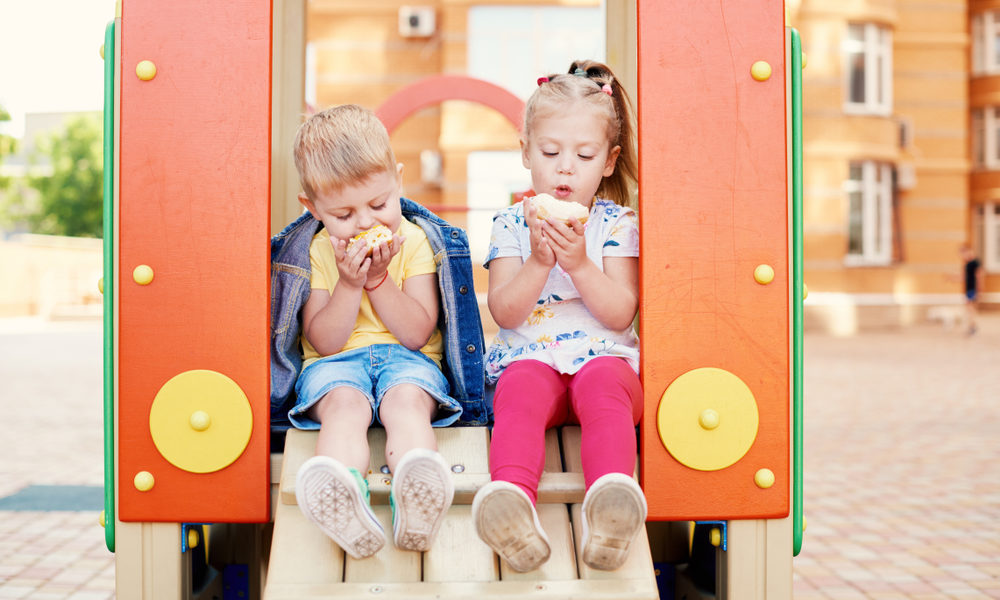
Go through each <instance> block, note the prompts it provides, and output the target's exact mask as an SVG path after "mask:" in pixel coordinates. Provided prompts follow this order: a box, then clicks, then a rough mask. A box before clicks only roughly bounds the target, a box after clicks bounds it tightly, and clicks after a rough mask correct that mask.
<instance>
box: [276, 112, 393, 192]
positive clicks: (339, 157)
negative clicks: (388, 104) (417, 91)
mask: <svg viewBox="0 0 1000 600" xmlns="http://www.w3.org/2000/svg"><path fill="white" fill-rule="evenodd" d="M293 155H294V158H295V169H296V170H297V171H298V173H299V183H300V184H301V185H302V191H303V192H305V194H306V196H308V197H309V198H310V199H311V200H315V198H316V192H318V191H321V190H323V191H333V192H336V191H339V190H341V189H343V187H344V186H347V185H353V184H356V183H359V182H361V181H364V180H365V179H368V178H369V177H370V176H372V175H375V174H376V173H382V172H384V171H390V172H392V173H395V172H396V171H395V169H396V156H395V154H393V152H392V147H391V146H390V145H389V132H387V131H386V129H385V125H383V124H382V121H379V119H378V117H376V116H375V113H373V112H372V111H370V110H368V109H367V108H363V107H361V106H358V105H357V104H344V105H341V106H335V107H333V108H328V109H326V110H324V111H322V112H319V113H316V114H315V115H313V116H311V117H309V118H308V119H306V122H305V123H303V124H302V125H300V126H299V130H298V132H296V134H295V144H294V150H293Z"/></svg>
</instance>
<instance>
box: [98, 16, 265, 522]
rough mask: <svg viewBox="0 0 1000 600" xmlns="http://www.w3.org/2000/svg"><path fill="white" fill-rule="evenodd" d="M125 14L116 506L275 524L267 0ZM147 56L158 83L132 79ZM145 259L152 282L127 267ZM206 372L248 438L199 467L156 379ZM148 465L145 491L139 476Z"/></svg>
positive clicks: (143, 516) (126, 514) (172, 516)
mask: <svg viewBox="0 0 1000 600" xmlns="http://www.w3.org/2000/svg"><path fill="white" fill-rule="evenodd" d="M121 23H122V24H121V36H122V38H121V39H122V42H121V48H120V51H121V64H122V72H121V74H120V77H121V114H120V129H119V131H120V136H121V152H120V158H119V165H120V166H119V171H118V172H119V174H120V180H119V186H120V187H119V189H120V209H119V219H120V221H119V226H120V235H119V237H118V244H119V246H118V253H119V265H120V273H121V275H120V278H119V283H118V288H117V289H118V290H119V294H120V296H119V299H120V308H119V319H120V320H119V327H120V329H119V351H118V378H119V390H118V403H119V404H118V407H119V411H118V420H117V427H118V432H119V442H118V463H119V480H118V490H117V491H118V494H119V515H120V518H121V519H122V520H123V521H224V522H254V521H265V520H267V518H268V508H269V501H270V491H269V484H268V468H269V464H268V452H269V448H268V446H269V433H270V428H269V404H270V402H269V357H268V339H269V327H268V311H269V289H268V288H269V260H270V258H269V246H268V239H269V231H270V223H269V219H270V209H269V202H270V198H269V190H270V131H271V127H270V98H271V92H270V87H271V2H270V1H269V0H231V1H227V2H202V1H198V0H172V1H171V2H155V1H152V0H124V2H122V22H121ZM143 60H149V61H152V62H153V63H154V64H155V66H156V69H157V72H156V76H155V78H153V79H152V80H149V81H141V80H140V79H139V78H138V77H137V76H136V65H137V63H139V62H140V61H143ZM139 264H145V265H149V266H150V267H152V269H153V273H154V278H153V281H152V283H151V284H149V285H147V286H140V285H137V284H136V283H135V282H134V281H133V280H132V271H133V269H134V268H135V266H137V265H139ZM200 369H204V370H211V371H216V372H219V373H222V374H223V375H226V376H227V377H229V378H230V379H232V380H233V381H234V382H235V383H236V384H237V385H238V386H239V389H241V390H242V391H243V393H245V394H246V396H247V398H248V400H249V405H250V408H251V410H252V428H251V430H250V438H249V444H248V446H247V447H246V449H245V450H244V451H243V452H242V454H240V455H239V456H238V458H236V460H235V462H233V463H232V464H231V465H230V466H228V467H226V468H224V469H221V470H217V471H215V472H211V473H205V474H196V473H193V472H189V471H188V470H183V469H180V468H178V467H175V466H174V465H173V464H171V463H170V462H168V461H167V460H165V458H164V456H163V455H161V454H160V452H159V451H158V450H157V448H156V446H155V445H154V443H153V440H152V436H151V433H150V407H151V406H152V402H153V399H154V397H155V396H156V394H157V392H158V391H159V390H160V388H161V387H162V386H163V385H164V384H165V383H166V382H167V381H168V380H170V379H171V378H172V377H174V376H175V375H177V374H179V373H182V372H186V371H191V370H200ZM216 418H218V416H216ZM216 424H218V422H216V423H215V424H213V426H215V425H216ZM140 471H148V472H150V473H151V474H152V475H153V477H154V478H155V485H154V487H153V488H152V489H151V490H149V491H146V492H140V491H138V490H137V489H136V487H135V486H134V485H133V477H134V475H135V474H136V473H137V472H140Z"/></svg>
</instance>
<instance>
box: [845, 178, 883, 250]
mask: <svg viewBox="0 0 1000 600" xmlns="http://www.w3.org/2000/svg"><path fill="white" fill-rule="evenodd" d="M852 164H855V165H860V166H861V179H860V180H854V179H851V178H850V177H848V179H847V180H846V181H845V182H844V191H845V195H846V196H847V198H846V199H847V238H848V239H847V254H846V255H845V257H844V264H846V265H847V266H887V265H889V264H890V263H891V262H892V165H891V164H889V163H882V162H876V161H873V160H861V161H854V162H853V163H852ZM852 192H860V193H861V236H862V239H861V252H854V253H852V251H851V240H850V236H851V225H850V224H851V201H850V195H851V193H852Z"/></svg>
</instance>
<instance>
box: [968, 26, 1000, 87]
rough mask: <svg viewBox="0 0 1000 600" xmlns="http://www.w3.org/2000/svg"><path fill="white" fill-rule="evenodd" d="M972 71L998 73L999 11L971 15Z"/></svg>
mask: <svg viewBox="0 0 1000 600" xmlns="http://www.w3.org/2000/svg"><path fill="white" fill-rule="evenodd" d="M972 73H973V74H974V75H991V74H996V73H1000V12H997V11H989V12H984V13H980V14H977V15H973V17H972Z"/></svg>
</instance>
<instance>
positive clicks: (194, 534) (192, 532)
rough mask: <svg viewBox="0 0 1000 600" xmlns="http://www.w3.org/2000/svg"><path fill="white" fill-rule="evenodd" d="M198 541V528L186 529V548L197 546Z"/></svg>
mask: <svg viewBox="0 0 1000 600" xmlns="http://www.w3.org/2000/svg"><path fill="white" fill-rule="evenodd" d="M200 541H201V536H200V535H198V530H197V529H188V548H197V547H198V543H199V542H200Z"/></svg>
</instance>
